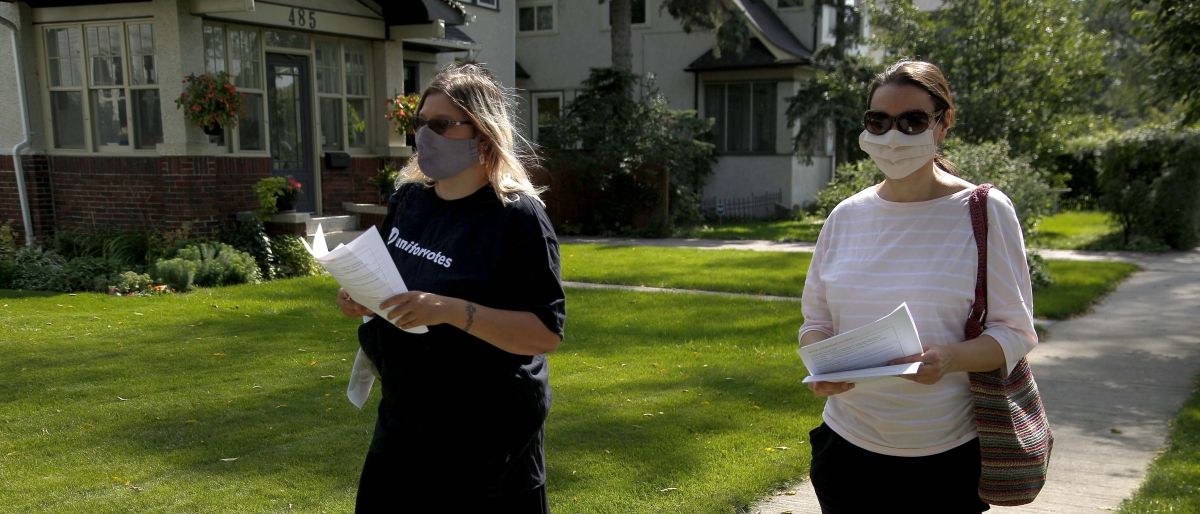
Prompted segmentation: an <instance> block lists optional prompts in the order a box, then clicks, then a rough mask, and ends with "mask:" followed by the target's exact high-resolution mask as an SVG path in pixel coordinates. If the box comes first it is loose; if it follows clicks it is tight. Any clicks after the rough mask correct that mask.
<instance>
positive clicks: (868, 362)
mask: <svg viewBox="0 0 1200 514" xmlns="http://www.w3.org/2000/svg"><path fill="white" fill-rule="evenodd" d="M922 351H923V350H922V348H921V338H920V337H919V336H918V335H917V325H916V324H915V323H914V322H913V319H912V314H911V313H909V312H908V304H907V303H902V304H900V306H899V307H896V309H895V310H893V311H892V312H891V314H888V315H887V316H884V317H882V318H880V319H879V320H877V321H875V322H873V323H870V324H868V325H864V326H861V327H858V328H856V329H854V330H851V331H848V332H843V333H841V334H838V335H836V336H833V337H830V338H829V339H825V340H823V341H818V342H816V343H813V344H810V345H808V346H801V347H800V349H799V350H797V353H799V354H800V359H801V360H803V361H804V367H806V368H808V372H809V373H812V374H811V375H809V376H808V377H805V378H804V383H806V384H807V383H810V382H865V381H868V380H874V379H878V378H881V377H894V376H899V375H912V374H915V373H916V372H917V369H918V368H919V367H920V366H921V363H919V362H912V363H908V364H894V365H891V366H888V365H887V362H888V361H890V360H892V359H898V358H900V357H906V356H909V355H915V354H918V353H921V352H922Z"/></svg>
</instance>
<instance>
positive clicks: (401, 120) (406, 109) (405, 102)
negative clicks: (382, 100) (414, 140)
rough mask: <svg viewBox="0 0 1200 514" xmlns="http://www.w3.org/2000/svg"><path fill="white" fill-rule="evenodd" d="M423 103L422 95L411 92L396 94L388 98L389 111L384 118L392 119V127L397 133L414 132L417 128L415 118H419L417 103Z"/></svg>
mask: <svg viewBox="0 0 1200 514" xmlns="http://www.w3.org/2000/svg"><path fill="white" fill-rule="evenodd" d="M420 103H421V95H418V94H416V93H409V94H407V95H396V97H395V98H390V99H388V100H387V112H385V113H384V114H383V117H384V118H387V119H389V120H391V121H392V128H393V129H395V131H396V133H397V134H400V135H405V134H412V133H413V131H414V130H415V129H414V127H413V120H415V119H416V118H417V105H418V104H420Z"/></svg>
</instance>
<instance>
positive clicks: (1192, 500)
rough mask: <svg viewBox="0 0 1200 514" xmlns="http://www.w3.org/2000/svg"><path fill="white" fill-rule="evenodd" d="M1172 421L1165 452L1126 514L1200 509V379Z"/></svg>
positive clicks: (1123, 506)
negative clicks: (1189, 397) (1177, 415)
mask: <svg viewBox="0 0 1200 514" xmlns="http://www.w3.org/2000/svg"><path fill="white" fill-rule="evenodd" d="M1196 384H1197V387H1196V389H1194V390H1193V391H1192V397H1191V399H1189V400H1188V401H1187V403H1186V404H1184V406H1183V409H1181V410H1180V411H1179V417H1177V418H1175V421H1174V422H1173V423H1172V424H1171V437H1170V442H1169V443H1168V444H1167V449H1166V451H1165V452H1164V453H1163V454H1161V455H1159V456H1158V458H1157V459H1155V460H1154V464H1152V465H1151V466H1150V471H1149V473H1147V475H1146V480H1145V481H1143V482H1142V486H1141V488H1140V489H1138V492H1137V494H1135V495H1134V496H1133V498H1130V499H1127V500H1125V501H1124V502H1122V503H1121V512H1122V513H1123V514H1135V513H1136V514H1142V513H1146V514H1149V513H1156V512H1200V380H1197V383H1196Z"/></svg>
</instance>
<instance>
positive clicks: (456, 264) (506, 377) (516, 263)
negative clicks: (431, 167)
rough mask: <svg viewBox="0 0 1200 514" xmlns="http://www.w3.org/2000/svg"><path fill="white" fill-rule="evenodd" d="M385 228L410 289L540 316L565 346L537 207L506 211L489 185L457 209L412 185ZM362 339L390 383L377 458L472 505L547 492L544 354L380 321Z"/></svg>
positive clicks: (545, 229)
mask: <svg viewBox="0 0 1200 514" xmlns="http://www.w3.org/2000/svg"><path fill="white" fill-rule="evenodd" d="M383 227H384V230H383V233H382V234H381V235H382V236H383V239H384V242H385V244H386V245H387V248H388V251H389V252H390V253H391V256H392V260H394V261H395V263H396V266H397V268H398V269H399V270H400V275H401V277H403V278H404V282H405V285H407V286H408V289H409V290H410V291H424V292H429V293H435V294H439V295H444V296H450V297H454V298H461V299H463V300H467V301H470V302H474V303H476V304H479V305H482V306H487V307H493V308H497V309H505V310H514V311H525V312H532V313H534V314H535V315H536V316H537V317H538V319H540V320H541V322H542V323H544V324H545V325H546V327H548V328H549V329H550V330H551V331H552V332H555V333H557V334H558V335H559V337H562V334H563V324H564V322H565V320H566V300H565V295H564V293H563V288H562V278H561V271H560V265H559V254H558V240H557V238H556V237H555V235H554V229H553V228H552V227H551V225H550V221H549V219H548V218H547V217H546V213H545V211H544V210H543V209H542V207H541V205H540V204H539V203H538V202H537V201H536V200H533V199H532V198H529V197H527V196H525V195H518V196H517V201H515V202H511V203H508V204H504V203H502V202H501V201H500V199H499V198H497V197H496V193H495V192H494V191H493V189H492V188H491V186H485V187H483V188H481V189H480V190H479V191H476V192H475V193H473V194H471V195H470V196H467V197H465V198H461V199H458V200H449V201H448V200H443V199H441V198H439V197H438V196H437V194H436V193H435V192H434V190H433V188H431V187H425V186H422V185H418V184H409V185H406V186H404V187H402V188H401V189H400V190H399V191H397V192H396V193H395V194H393V195H392V197H391V199H390V200H389V202H388V215H387V218H386V220H385V222H384V225H383ZM359 340H360V343H361V345H362V347H363V350H364V351H365V352H366V353H367V355H368V356H370V357H371V360H372V361H373V362H374V363H375V366H376V368H377V369H378V370H379V373H380V376H381V382H382V385H383V400H382V402H381V403H380V405H379V419H378V421H377V423H376V426H375V437H374V439H373V441H372V443H371V451H372V452H380V453H384V454H386V455H388V457H389V460H390V461H391V462H395V463H396V465H397V466H401V467H403V468H404V469H406V470H411V471H415V472H416V473H411V472H410V473H405V474H406V475H408V476H415V477H419V478H416V479H414V480H416V482H415V483H409V484H408V485H410V486H414V487H421V488H427V489H428V488H438V487H444V486H452V487H453V489H454V490H456V491H460V492H461V494H466V495H468V496H469V495H475V494H479V495H494V494H498V493H500V492H502V491H512V490H528V489H531V488H533V487H536V486H538V485H541V484H543V483H544V482H545V464H544V458H543V452H542V425H543V423H544V421H545V418H546V413H547V412H548V411H549V409H550V385H549V382H548V372H549V369H548V367H547V363H546V358H545V356H542V355H538V356H532V357H531V356H524V355H514V354H511V353H508V352H505V351H503V350H501V349H499V348H497V347H495V346H492V345H491V344H488V343H486V342H484V341H483V340H481V339H478V338H476V337H475V336H473V335H470V334H468V333H466V332H463V331H462V330H461V329H459V328H457V327H454V326H451V325H434V326H430V327H429V333H427V334H423V335H415V334H410V333H408V332H403V331H401V330H399V329H397V328H395V327H394V326H393V325H391V324H389V323H388V322H387V321H386V320H383V319H381V318H379V317H376V318H375V319H372V320H371V321H370V322H368V323H366V324H364V325H363V326H362V327H360V329H359Z"/></svg>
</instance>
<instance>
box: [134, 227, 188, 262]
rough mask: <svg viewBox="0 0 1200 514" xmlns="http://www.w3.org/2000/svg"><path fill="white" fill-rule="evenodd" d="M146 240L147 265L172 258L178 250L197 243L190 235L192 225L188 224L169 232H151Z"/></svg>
mask: <svg viewBox="0 0 1200 514" xmlns="http://www.w3.org/2000/svg"><path fill="white" fill-rule="evenodd" d="M147 239H148V240H147V245H146V246H147V248H146V262H147V263H151V262H156V261H159V260H162V259H168V258H171V257H174V256H175V254H176V253H178V252H179V249H180V248H183V247H185V246H187V245H189V244H194V243H196V242H198V241H197V238H196V236H195V235H194V234H193V233H192V224H191V223H188V222H184V223H182V224H180V225H179V226H178V227H176V228H173V229H170V230H165V231H162V232H153V233H151V234H150V235H149V236H148V238H147Z"/></svg>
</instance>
